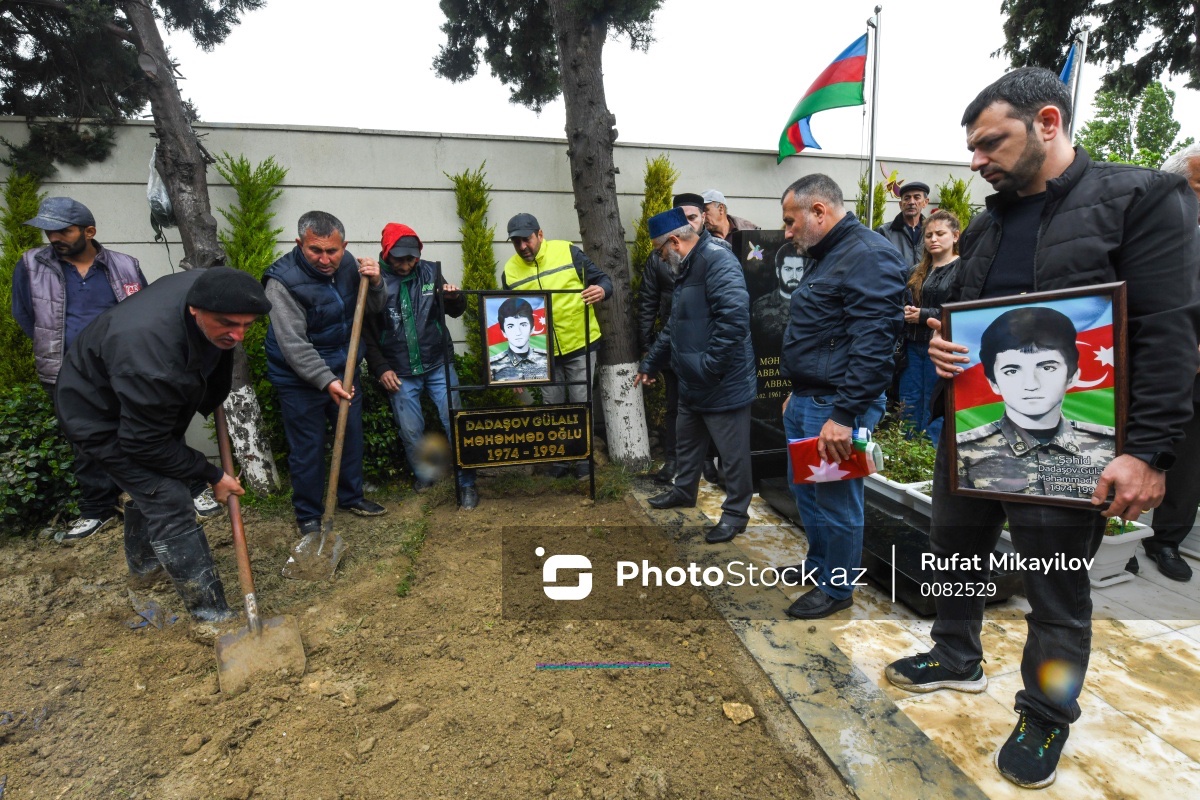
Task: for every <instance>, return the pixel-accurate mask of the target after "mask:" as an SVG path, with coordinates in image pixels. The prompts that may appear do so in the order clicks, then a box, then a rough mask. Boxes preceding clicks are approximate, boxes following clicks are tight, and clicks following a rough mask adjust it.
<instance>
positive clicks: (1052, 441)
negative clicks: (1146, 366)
mask: <svg viewBox="0 0 1200 800" xmlns="http://www.w3.org/2000/svg"><path fill="white" fill-rule="evenodd" d="M941 322H942V332H941V335H942V338H944V339H946V340H948V341H951V342H954V343H956V344H961V345H965V346H966V347H967V348H968V352H967V353H966V355H967V356H968V357H969V358H971V362H970V363H968V364H965V365H963V370H964V371H963V372H962V373H960V374H958V375H957V376H956V377H955V378H954V379H953V380H951V381H949V382H948V387H947V392H946V408H945V420H946V422H945V428H944V433H943V435H944V436H947V437H948V439H947V445H948V448H949V456H950V463H951V465H952V466H953V469H952V472H951V476H950V490H951V491H952V492H954V493H956V494H962V495H969V496H973V497H985V498H989V499H993V500H1012V501H1020V502H1029V503H1043V504H1050V505H1058V506H1069V507H1077V508H1095V506H1093V505H1092V502H1091V496H1092V491H1093V490H1094V488H1095V483H1096V480H1097V479H1098V478H1099V476H1100V473H1101V472H1102V471H1103V469H1104V467H1105V466H1107V464H1108V463H1109V462H1110V461H1111V460H1112V459H1113V458H1116V456H1118V455H1120V454H1121V451H1122V446H1123V443H1124V440H1125V424H1126V416H1127V413H1128V406H1129V396H1128V386H1129V376H1128V363H1129V361H1128V338H1127V330H1126V314H1125V284H1124V283H1123V282H1121V283H1107V284H1100V285H1097V286H1087V287H1081V288H1077V289H1064V290H1057V291H1048V292H1035V293H1030V294H1023V295H1017V296H1012V297H997V298H989V299H986V300H973V301H969V302H963V303H947V304H945V305H944V306H943V307H942V317H941ZM1072 337H1073V341H1074V351H1073V353H1072V352H1068V351H1066V350H1065V349H1064V348H1065V346H1066V345H1065V343H1066V342H1067V341H1070V340H1071V339H1072ZM1072 356H1073V357H1074V359H1075V363H1074V365H1072V363H1071V361H1072ZM1072 367H1073V368H1072Z"/></svg>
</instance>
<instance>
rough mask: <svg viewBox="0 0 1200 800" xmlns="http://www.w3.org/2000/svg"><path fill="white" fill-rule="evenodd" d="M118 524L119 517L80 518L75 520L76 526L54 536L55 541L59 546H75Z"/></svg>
mask: <svg viewBox="0 0 1200 800" xmlns="http://www.w3.org/2000/svg"><path fill="white" fill-rule="evenodd" d="M116 524H117V515H116V514H113V515H112V516H111V517H106V518H104V519H95V518H93V517H80V518H79V519H77V520H75V524H74V525H72V526H71V527H70V528H67V529H66V530H62V531H59V532H58V533H56V534H54V541H56V542H58V543H59V544H75V543H76V542H78V541H80V540H81V539H86V538H87V537H89V536H91V535H92V534H93V533H99V532H100V531H104V530H108V529H109V528H111V527H112V526H114V525H116Z"/></svg>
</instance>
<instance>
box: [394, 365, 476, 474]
mask: <svg viewBox="0 0 1200 800" xmlns="http://www.w3.org/2000/svg"><path fill="white" fill-rule="evenodd" d="M450 386H451V387H455V386H458V373H457V372H456V371H455V369H454V367H453V366H451V367H450ZM422 391H424V392H425V393H427V394H428V395H429V399H430V400H432V401H433V404H434V405H435V406H436V407H437V410H438V417H439V418H440V419H441V421H442V427H443V428H444V429H445V430H446V435H447V436H449V435H450V405H449V403H447V398H446V396H447V395H448V394H450V392H449V391H448V388H447V386H446V369H445V367H435V368H434V369H431V370H430V371H429V372H426V373H425V374H424V375H404V376H401V378H400V389H399V390H398V391H397V392H396V393H395V394H391V395H389V396H388V400H389V401H390V402H391V404H392V416H394V417H395V418H396V425H397V426H398V427H399V428H400V441H401V442H403V443H404V454H405V455H406V456H407V457H408V468H409V469H410V470H412V471H413V474H414V475H415V474H416V464H417V448H418V447H419V445H420V444H421V437H423V436H424V435H425V415H424V414H423V413H422V412H421V392H422ZM453 395H454V396H453V398H451V401H452V402H453V403H454V407H455V408H461V405H460V402H459V397H458V392H454V393H453ZM458 484H459V486H464V487H466V486H474V485H475V470H473V469H464V470H460V471H459V475H458Z"/></svg>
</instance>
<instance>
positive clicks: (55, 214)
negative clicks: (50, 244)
mask: <svg viewBox="0 0 1200 800" xmlns="http://www.w3.org/2000/svg"><path fill="white" fill-rule="evenodd" d="M25 224H26V225H29V226H32V227H34V228H41V229H42V230H44V231H61V230H62V229H63V228H69V227H71V226H72V225H78V226H80V227H81V228H86V227H88V226H90V225H95V224H96V218H95V217H93V216H92V212H91V211H88V207H87V206H85V205H84V204H83V203H81V202H79V201H78V200H72V199H71V198H69V197H47V198H46V199H45V200H43V201H42V204H41V205H40V206H38V213H37V216H36V217H34V218H33V219H31V220H29V221H28V222H26V223H25Z"/></svg>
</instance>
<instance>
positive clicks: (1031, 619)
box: [929, 442, 1104, 725]
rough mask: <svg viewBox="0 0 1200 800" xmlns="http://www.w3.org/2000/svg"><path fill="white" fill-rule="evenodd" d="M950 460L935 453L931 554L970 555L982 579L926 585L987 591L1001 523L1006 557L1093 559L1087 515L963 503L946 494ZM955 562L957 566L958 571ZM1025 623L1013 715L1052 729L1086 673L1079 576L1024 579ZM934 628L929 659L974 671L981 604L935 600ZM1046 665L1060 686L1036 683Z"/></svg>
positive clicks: (1091, 514)
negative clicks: (1007, 541)
mask: <svg viewBox="0 0 1200 800" xmlns="http://www.w3.org/2000/svg"><path fill="white" fill-rule="evenodd" d="M949 461H950V458H949V452H948V449H947V446H946V443H945V442H942V444H941V445H939V446H938V452H937V462H936V464H935V466H934V471H933V481H934V482H933V517H932V519H931V520H930V526H929V547H930V550H931V551H932V552H933V554H934V555H936V556H939V557H944V556H949V555H954V554H957V555H960V556H964V557H966V558H968V559H969V558H971V557H972V556H976V555H978V556H979V557H980V561H981V566H982V567H983V569H982V570H978V571H976V570H944V571H937V572H935V573H934V580H935V581H936V582H938V583H942V584H947V583H948V584H951V586H962V585H963V584H965V583H985V582H986V581H987V580H988V577H989V576H990V574H991V570H990V568H989V567H988V560H989V557H990V554H991V552H992V551H993V550H994V549H995V547H996V541H997V540H998V539H999V538H1000V529H1001V527H1002V526H1003V524H1004V520H1005V519H1007V520H1008V527H1009V532H1010V533H1011V535H1012V543H1013V547H1014V548H1015V549H1016V551H1017V552H1018V553H1019V554H1020V555H1022V556H1026V557H1031V558H1041V559H1050V558H1053V557H1054V556H1056V555H1058V554H1062V555H1063V556H1064V557H1065V558H1064V560H1066V559H1070V558H1091V557H1092V556H1094V555H1096V551H1097V550H1098V549H1100V542H1101V537H1103V535H1104V517H1102V516H1100V512H1099V511H1092V510H1090V509H1086V508H1084V509H1075V508H1058V507H1056V506H1046V505H1035V504H1033V503H1019V502H1008V501H1001V500H991V499H989V498H979V497H964V496H962V495H958V494H951V493H950V469H951V464H950V463H949ZM962 563H963V562H962V561H961V560H957V561H955V565H956V566H958V565H961V564H962ZM1022 577H1023V581H1024V584H1025V597H1026V599H1028V600H1029V605H1030V608H1031V611H1030V613H1028V614H1026V615H1025V621H1026V623H1027V625H1028V628H1029V633H1028V635H1027V637H1026V639H1025V652H1024V654H1023V655H1022V657H1021V678H1022V679H1023V681H1024V683H1025V688H1024V689H1022V690H1021V691H1019V692H1017V699H1016V708H1017V709H1018V710H1024V711H1029V712H1031V713H1033V714H1035V715H1036V716H1039V717H1042V718H1043V719H1047V720H1049V721H1051V722H1053V723H1056V724H1059V725H1068V724H1070V723H1072V722H1074V721H1075V720H1077V719H1079V703H1078V701H1077V698H1078V697H1079V691H1080V690H1081V689H1082V687H1083V677H1084V675H1085V674H1086V673H1087V667H1088V657H1089V655H1090V654H1091V649H1092V596H1091V584H1090V583H1089V581H1088V574H1087V569H1086V568H1080V569H1077V570H1066V569H1052V570H1051V571H1050V572H1049V573H1048V574H1047V573H1044V572H1042V571H1036V570H1030V571H1026V572H1023V573H1022ZM935 598H936V599H935V601H934V603H935V606H936V608H937V619H936V620H935V621H934V623H933V631H932V636H933V642H934V645H933V650H932V653H933V655H934V657H935V658H937V659H938V660H939V661H941V662H942V663H943V664H945V665H946V666H947V667H948V668H950V669H952V670H954V671H956V672H965V671H967V670H969V669H973V668H974V666H975V665H976V664H978V663H979V661H980V659H982V658H983V645H982V643H981V642H980V639H979V633H980V629H981V628H982V625H983V605H984V600H985V599H986V598H984V597H982V596H978V597H962V596H955V593H954V592H951V593H950V594H949V595H946V594H938V595H935ZM1051 663H1053V664H1054V665H1055V666H1056V667H1057V668H1058V669H1059V670H1061V672H1060V673H1059V674H1065V675H1066V677H1067V679H1066V680H1061V681H1047V682H1046V683H1045V684H1043V683H1042V682H1041V681H1039V679H1038V673H1039V671H1040V670H1041V668H1042V667H1043V666H1046V665H1048V664H1051Z"/></svg>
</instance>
